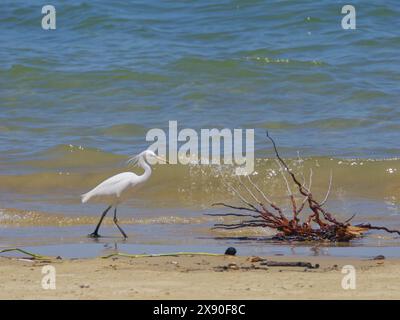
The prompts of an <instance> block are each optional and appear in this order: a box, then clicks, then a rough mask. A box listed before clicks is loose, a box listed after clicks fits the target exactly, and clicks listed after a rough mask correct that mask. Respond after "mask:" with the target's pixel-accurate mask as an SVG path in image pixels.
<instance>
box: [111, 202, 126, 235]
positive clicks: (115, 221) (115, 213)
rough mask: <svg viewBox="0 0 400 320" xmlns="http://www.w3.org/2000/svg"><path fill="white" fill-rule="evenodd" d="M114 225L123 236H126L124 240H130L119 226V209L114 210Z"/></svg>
mask: <svg viewBox="0 0 400 320" xmlns="http://www.w3.org/2000/svg"><path fill="white" fill-rule="evenodd" d="M114 223H115V225H116V226H117V228H118V230H119V231H120V232H121V233H122V235H123V236H124V238H125V239H126V238H128V236H127V235H126V233H125V232H124V230H122V228H121V227H120V226H119V224H118V219H117V207H115V208H114Z"/></svg>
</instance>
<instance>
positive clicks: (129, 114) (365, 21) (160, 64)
mask: <svg viewBox="0 0 400 320" xmlns="http://www.w3.org/2000/svg"><path fill="white" fill-rule="evenodd" d="M51 4H53V5H54V6H55V7H56V11H57V29H56V30H50V31H45V30H42V28H41V18H42V14H41V8H42V5H43V3H41V2H40V1H34V0H25V1H22V0H16V1H9V0H3V1H2V2H1V4H0V43H1V45H0V191H1V195H0V201H1V202H0V207H2V208H17V209H32V210H39V211H46V212H50V213H51V212H59V213H62V214H67V215H68V214H72V215H78V214H81V213H82V212H83V213H84V214H88V215H90V214H96V215H97V214H98V211H99V210H100V209H101V208H99V207H90V206H89V207H82V206H80V205H79V194H80V193H82V192H84V191H87V189H88V188H91V187H92V186H94V185H95V184H96V183H98V182H100V181H101V179H102V178H104V177H106V176H107V174H108V173H109V172H110V173H111V171H112V170H122V169H121V167H118V166H119V165H120V164H121V162H122V161H123V160H124V159H125V157H126V156H128V155H132V154H135V153H137V152H139V151H141V150H143V149H144V148H146V147H147V146H148V144H149V143H148V142H146V141H145V134H146V132H147V131H148V130H149V129H152V128H162V129H167V127H168V121H169V120H177V121H178V124H179V126H180V127H181V128H186V127H189V128H193V129H195V130H199V129H201V128H214V127H216V128H224V127H226V128H231V129H233V128H255V133H256V141H255V148H256V156H257V158H263V157H269V156H271V155H272V153H271V148H270V145H269V144H268V143H267V142H266V140H265V129H269V130H270V131H271V133H272V134H273V135H274V137H275V138H276V139H277V141H278V142H279V146H280V148H281V150H282V152H284V155H285V156H296V155H297V151H300V153H301V154H302V155H304V156H305V157H308V159H310V160H309V161H310V163H313V161H314V160H315V159H322V160H321V161H322V162H324V163H326V162H327V161H328V163H329V159H331V158H334V159H335V160H334V161H332V166H329V165H325V166H323V168H322V169H321V170H322V172H321V176H322V178H321V182H320V183H319V184H318V183H317V188H318V187H319V188H321V189H322V188H323V187H324V188H325V187H326V185H325V184H324V182H326V175H327V174H328V172H329V171H330V169H332V167H333V168H334V170H336V173H337V175H338V176H339V178H338V179H336V180H335V183H336V184H335V185H336V187H337V189H334V192H333V198H334V199H333V200H334V201H336V202H334V203H333V207H334V209H335V210H336V211H337V212H339V213H341V212H342V213H343V212H344V214H345V215H346V214H347V215H349V214H351V213H353V212H354V211H361V212H369V211H372V209H371V208H377V210H379V213H375V215H378V216H379V217H382V216H383V217H389V216H392V215H393V214H395V215H397V214H398V209H399V207H398V206H399V200H398V191H399V190H400V183H399V182H398V181H399V177H398V174H399V171H397V168H400V161H399V160H397V157H398V156H399V139H398V138H399V137H400V134H399V130H400V106H399V101H400V100H399V98H400V89H399V81H400V55H399V52H400V9H399V7H398V2H397V1H384V2H383V1H375V0H372V1H368V2H366V1H352V4H353V5H354V6H355V8H356V13H357V15H356V17H357V29H356V30H343V29H342V27H341V19H342V17H343V15H342V14H341V8H342V6H343V5H344V4H347V3H344V2H337V1H318V2H317V1H261V0H260V1H257V0H249V1H239V0H230V1H219V2H218V3H216V2H213V1H154V0H150V1H120V0H117V1H103V0H102V1H81V0H77V1H52V3H51ZM342 158H345V159H348V158H358V159H365V160H371V159H373V160H374V162H371V163H370V162H368V165H365V166H364V167H361V166H357V169H354V170H353V171H349V169H348V168H350V167H351V166H352V164H351V163H352V162H349V163H348V166H346V169H343V170H342V169H341V168H343V167H339V165H338V163H339V162H340V159H342ZM387 158H390V159H392V160H387V161H383V160H384V159H387ZM315 161H317V160H315ZM362 161H363V160H360V161H358V162H357V164H359V163H361V162H362ZM355 167H356V165H355V166H354V168H355ZM174 170H176V171H174V174H175V175H172V174H168V172H167V170H166V169H160V170H159V171H158V172H159V175H158V178H155V179H156V180H155V181H156V182H153V187H152V189H151V191H149V193H146V192H145V191H144V193H143V194H142V195H141V196H140V197H138V199H136V200H137V201H136V202H135V203H134V204H131V205H130V208H134V210H136V209H137V208H138V207H140V208H146V207H147V208H151V207H152V206H154V207H157V208H158V209H159V210H161V211H160V212H158V213H157V214H156V215H159V216H162V215H164V214H166V213H165V212H164V213H163V211H162V209H160V208H163V207H164V206H166V204H168V206H169V207H171V204H170V203H169V202H168V200H170V202H173V203H174V204H175V206H176V207H178V209H179V210H177V211H179V212H181V211H182V210H183V211H185V208H187V207H190V208H191V210H194V211H190V214H189V215H190V216H196V215H197V214H199V212H198V211H197V210H195V209H192V206H193V205H197V206H198V207H201V208H202V209H204V208H206V209H207V208H208V207H209V204H210V203H211V202H212V200H216V199H214V198H213V199H211V198H212V197H211V196H215V195H219V196H220V197H222V195H223V192H222V191H221V190H219V189H220V186H219V189H218V190H219V192H220V193H218V192H216V191H215V190H214V189H213V185H212V183H211V184H210V183H208V182H207V181H206V179H205V178H204V179H203V180H202V179H201V178H200V177H207V175H204V171H202V170H192V169H191V170H184V169H182V168H179V169H174ZM391 170H392V171H391ZM352 174H354V175H352ZM172 177H176V178H177V180H178V181H179V183H184V184H185V188H183V187H182V188H180V187H179V186H178V185H174V184H173V181H174V180H172V179H171V178H172ZM351 177H354V179H351ZM323 179H324V180H323ZM360 179H361V180H360ZM322 181H323V182H322ZM358 181H361V182H360V183H358ZM163 183H164V186H165V184H166V185H168V192H167V191H166V190H165V189H166V188H163ZM193 183H195V184H196V185H195V186H194V187H193ZM174 186H175V190H173V189H174ZM171 190H172V191H171ZM199 190H200V191H199ZM185 192H186V193H185ZM195 192H201V196H199V197H200V198H201V199H200V200H199V199H198V198H199V197H198V196H197V195H196V194H195ZM146 196H147V198H146ZM151 196H155V197H156V198H158V199H161V200H160V202H159V203H158V204H157V205H155V203H154V202H153V201H150V199H151ZM178 196H179V201H178V202H174V201H172V200H171V198H174V197H178ZM221 200H223V199H221ZM4 210H5V209H4ZM149 210H150V209H149ZM122 211H123V210H122ZM135 212H136V211H135ZM122 214H123V215H126V216H129V215H130V213H129V212H128V211H126V212H125V213H124V212H123V213H122ZM168 214H170V213H168ZM185 214H187V213H186V212H184V213H182V214H181V215H183V216H185ZM200 214H201V213H200ZM371 214H372V215H373V213H371ZM178 215H179V214H178ZM0 221H1V220H0ZM32 234H33V233H32Z"/></svg>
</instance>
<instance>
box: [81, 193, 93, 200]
mask: <svg viewBox="0 0 400 320" xmlns="http://www.w3.org/2000/svg"><path fill="white" fill-rule="evenodd" d="M91 197H92V194H91V193H90V192H88V193H85V194H82V195H81V200H82V203H85V202H88V201H89V199H90V198H91Z"/></svg>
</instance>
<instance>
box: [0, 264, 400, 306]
mask: <svg viewBox="0 0 400 320" xmlns="http://www.w3.org/2000/svg"><path fill="white" fill-rule="evenodd" d="M263 258H267V259H268V260H273V261H306V262H311V263H312V264H315V263H318V264H319V265H320V267H319V268H317V269H306V268H304V267H266V266H263V265H261V264H260V262H259V261H258V262H257V261H254V259H253V261H252V258H251V257H236V256H235V257H233V256H168V257H151V258H129V257H110V258H107V259H104V258H93V259H69V260H58V259H51V260H49V261H38V260H36V261H31V260H28V259H17V258H8V257H1V258H0V298H1V299H400V281H399V278H400V277H399V276H400V260H398V259H394V260H361V259H349V258H329V257H285V256H272V257H263ZM256 260H257V259H256ZM49 264H50V265H52V266H54V267H55V269H56V289H55V290H51V289H49V290H44V289H43V288H42V286H41V281H42V277H43V275H42V267H43V266H45V265H49ZM344 265H353V266H354V267H355V270H356V289H355V290H351V289H349V290H344V289H343V288H342V285H341V283H342V279H343V277H344V276H345V274H342V273H341V270H342V267H343V266H344Z"/></svg>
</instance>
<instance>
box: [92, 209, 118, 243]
mask: <svg viewBox="0 0 400 320" xmlns="http://www.w3.org/2000/svg"><path fill="white" fill-rule="evenodd" d="M111 208H112V206H109V207H108V208H107V209H106V210H105V211H104V212H103V214H102V215H101V217H100V221H99V223H98V224H97V226H96V229H94V231H93V233H91V234H89V237H90V238H99V237H100V235H99V228H100V225H101V223H102V222H103V219H104V217H105V216H106V214H107V212H108V211H109V210H110V209H111Z"/></svg>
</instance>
